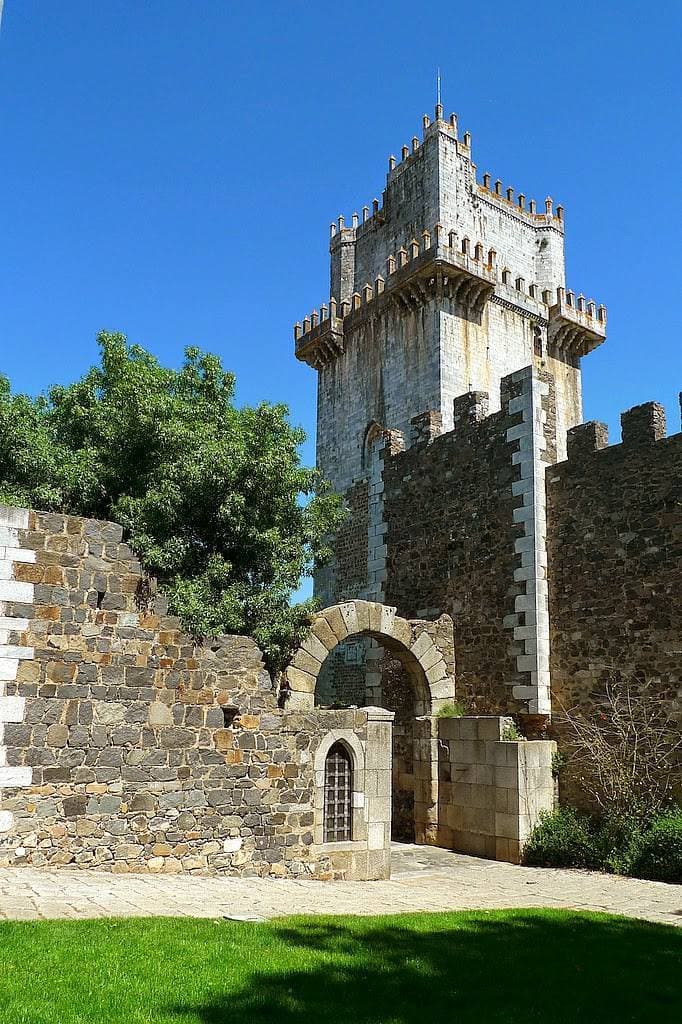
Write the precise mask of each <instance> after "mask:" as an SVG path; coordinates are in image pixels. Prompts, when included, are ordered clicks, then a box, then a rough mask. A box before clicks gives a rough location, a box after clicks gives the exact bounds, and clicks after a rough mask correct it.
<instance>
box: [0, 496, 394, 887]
mask: <svg viewBox="0 0 682 1024" xmlns="http://www.w3.org/2000/svg"><path fill="white" fill-rule="evenodd" d="M2 518H3V522H4V524H5V525H4V526H3V525H0V531H4V532H0V545H1V546H2V551H0V565H1V566H5V572H4V576H3V579H2V580H0V588H2V589H1V590H0V595H1V596H0V616H2V618H1V620H0V629H1V630H2V636H1V637H0V644H2V646H1V647H0V672H2V675H3V677H4V678H3V679H2V686H3V692H2V694H1V695H0V721H2V722H3V725H2V728H3V735H2V737H0V742H1V743H2V746H1V747H0V750H1V751H2V762H0V787H2V790H1V795H2V808H1V810H0V814H1V817H0V828H1V829H2V832H1V833H0V864H16V863H30V864H34V865H41V864H50V865H57V864H71V865H76V866H79V867H99V868H106V869H111V870H113V871H133V870H134V871H139V870H145V871H167V872H175V871H189V872H203V871H220V872H225V873H228V874H242V875H244V874H246V875H248V874H254V875H266V874H269V875H289V876H313V877H320V878H326V877H359V878H360V877H385V876H386V874H387V872H388V852H387V834H388V829H389V825H388V822H389V821H390V813H389V815H388V818H387V817H386V815H385V812H384V808H383V806H382V804H381V802H380V801H381V799H383V798H384V796H385V793H384V790H385V789H386V786H387V785H388V786H390V782H386V779H388V778H389V776H390V772H388V768H389V767H390V766H389V765H384V764H383V762H381V763H380V754H381V751H379V747H378V746H377V744H383V743H384V742H387V744H388V745H387V747H386V749H387V750H388V751H389V752H390V728H391V722H390V718H391V716H389V717H388V718H386V717H385V713H383V712H381V711H378V712H377V713H376V714H374V716H372V712H371V709H369V710H368V709H364V710H361V711H357V710H321V709H320V710H314V709H311V710H310V711H309V712H307V713H306V712H301V711H283V710H282V709H280V708H279V707H278V705H277V695H276V692H275V687H274V685H273V682H272V680H271V678H270V676H269V675H268V673H267V672H266V671H265V668H264V665H263V659H262V655H261V652H260V651H259V649H258V647H257V646H256V644H255V642H254V641H253V640H251V639H249V638H248V637H235V636H232V637H221V638H218V639H216V640H214V641H211V642H207V643H205V644H203V645H199V644H195V643H194V642H192V640H191V639H190V638H189V637H187V636H186V635H184V634H183V633H182V632H181V630H180V628H179V623H178V622H177V620H176V619H174V618H172V617H170V616H168V615H167V614H166V609H165V602H164V601H163V600H162V599H155V600H150V599H149V598H148V594H147V590H148V587H147V582H146V581H145V579H144V577H143V575H142V572H141V569H140V565H139V563H138V561H137V560H136V559H135V557H134V555H133V554H132V552H131V551H130V549H129V548H128V547H127V546H126V545H125V544H123V543H121V529H120V527H118V526H116V525H114V524H111V523H101V522H94V521H92V520H85V519H79V518H75V517H66V516H58V515H48V514H41V513H35V512H28V511H24V510H8V509H4V510H3V516H2ZM10 524H11V525H10ZM377 715H378V717H377ZM339 731H341V732H343V734H344V735H348V736H351V737H354V741H353V742H354V748H353V749H354V750H355V751H356V754H355V755H354V756H356V757H361V758H362V760H363V769H362V772H359V773H356V796H355V800H356V805H357V806H356V810H357V814H356V822H355V825H356V828H357V829H358V830H359V831H358V834H357V835H354V843H353V844H352V845H351V846H350V848H349V849H347V850H340V849H337V850H335V851H330V850H329V849H328V848H327V847H325V846H324V844H322V843H321V842H320V839H319V836H318V835H317V834H316V828H318V826H319V815H320V814H321V813H322V811H321V808H322V804H321V803H320V800H321V799H323V794H321V793H320V790H319V786H318V785H317V784H316V783H317V778H316V774H315V772H316V768H315V759H316V756H317V754H318V752H319V750H320V748H321V746H322V745H323V744H324V743H325V742H326V740H327V738H328V736H329V735H335V734H336V733H337V732H339ZM386 736H388V740H386ZM382 751H383V747H382ZM357 752H359V753H357ZM382 756H384V757H385V752H383V754H382ZM380 773H384V774H380ZM380 779H381V780H382V781H380ZM365 784H366V785H368V786H369V787H370V792H369V794H368V796H367V798H365V793H364V789H363V788H362V787H363V786H364V785H365ZM358 785H359V786H360V788H357V786H358ZM389 793H390V789H389ZM389 811H390V808H389ZM374 813H376V820H375V818H374V817H373V814H374ZM379 833H380V834H381V844H382V845H381V847H380V846H379ZM370 851H371V852H370Z"/></svg>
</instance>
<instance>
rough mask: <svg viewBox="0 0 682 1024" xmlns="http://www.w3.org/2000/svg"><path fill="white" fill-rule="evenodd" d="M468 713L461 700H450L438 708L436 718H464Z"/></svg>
mask: <svg viewBox="0 0 682 1024" xmlns="http://www.w3.org/2000/svg"><path fill="white" fill-rule="evenodd" d="M466 713H467V710H466V708H465V706H464V704H462V702H461V700H456V701H451V700H448V701H446V702H445V704H443V705H442V707H440V708H438V711H437V712H436V718H462V717H463V716H464V715H466Z"/></svg>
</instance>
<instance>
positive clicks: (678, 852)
mask: <svg viewBox="0 0 682 1024" xmlns="http://www.w3.org/2000/svg"><path fill="white" fill-rule="evenodd" d="M628 874H631V875H634V876H635V877H636V878H652V879H655V880H656V881H659V882H677V883H678V884H680V883H682V808H680V807H677V808H676V809H675V810H673V811H669V812H668V813H667V814H659V815H658V816H657V817H656V818H654V820H653V822H652V824H651V827H650V828H649V829H648V830H647V831H646V832H644V833H643V835H642V836H641V837H640V840H639V843H638V849H637V851H636V854H635V856H634V857H633V858H632V862H631V864H630V865H629V871H628Z"/></svg>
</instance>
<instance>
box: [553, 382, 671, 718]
mask: <svg viewBox="0 0 682 1024" xmlns="http://www.w3.org/2000/svg"><path fill="white" fill-rule="evenodd" d="M621 422H622V440H621V442H620V443H619V444H618V443H616V444H612V445H609V444H608V431H607V428H606V426H605V425H604V424H602V423H595V422H590V423H584V424H582V425H581V426H579V427H576V428H575V429H574V430H572V431H571V433H570V434H569V447H568V460H567V461H566V462H563V463H561V464H560V465H557V466H553V467H552V468H551V470H550V471H549V472H548V474H547V512H548V533H547V548H548V568H549V581H550V589H549V606H550V624H551V675H552V695H553V700H554V704H555V707H556V708H557V709H559V708H560V707H561V706H564V707H567V708H570V707H573V706H576V705H581V704H582V705H585V704H589V702H590V699H591V696H592V694H594V693H600V692H603V690H604V687H605V685H606V684H607V683H609V682H614V681H616V680H618V679H628V680H630V681H632V682H633V683H634V684H635V685H636V686H640V685H642V684H644V683H650V684H651V685H652V687H653V688H654V689H655V690H657V691H659V692H660V693H661V694H663V695H665V696H666V698H667V699H668V700H670V702H671V707H672V708H673V710H674V711H675V712H676V713H677V714H679V715H680V716H682V600H680V595H681V594H682V434H680V433H676V434H673V435H672V436H670V437H667V436H666V422H665V412H664V410H663V408H662V407H661V406H660V405H658V404H657V403H654V402H649V403H646V404H645V405H640V406H636V407H635V408H634V409H630V410H629V411H628V412H626V413H623V416H622V418H621Z"/></svg>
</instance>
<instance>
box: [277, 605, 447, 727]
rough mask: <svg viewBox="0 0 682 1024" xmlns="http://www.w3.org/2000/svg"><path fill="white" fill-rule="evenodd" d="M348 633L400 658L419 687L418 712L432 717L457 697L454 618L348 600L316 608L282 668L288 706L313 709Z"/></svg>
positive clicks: (414, 686)
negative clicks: (328, 662) (326, 669)
mask: <svg viewBox="0 0 682 1024" xmlns="http://www.w3.org/2000/svg"><path fill="white" fill-rule="evenodd" d="M350 636H366V637H372V638H373V639H374V640H377V641H378V642H379V643H380V644H381V646H382V647H384V648H385V649H386V650H387V651H390V652H391V653H392V654H393V655H394V656H395V657H396V658H398V659H399V660H400V661H401V663H402V665H403V666H404V668H405V671H406V673H407V675H408V676H409V678H410V681H411V683H412V686H413V688H414V691H415V698H416V708H415V710H416V714H417V715H418V716H427V717H430V716H433V715H436V714H437V713H438V710H439V709H440V708H441V707H442V706H443V705H444V704H445V703H447V702H448V701H454V698H455V671H454V670H455V656H454V640H453V636H452V620H451V619H450V618H449V616H447V615H443V616H441V618H440V619H439V620H438V621H437V622H436V623H433V622H427V621H424V620H421V619H403V618H400V616H398V615H396V609H395V608H391V607H390V606H388V605H385V604H380V603H379V602H377V601H345V602H344V603H343V604H335V605H332V606H331V607H329V608H325V609H323V610H322V611H320V612H317V613H316V614H315V616H314V618H313V621H312V624H311V627H310V631H309V633H308V636H307V637H306V638H305V640H304V641H303V643H302V644H301V646H300V647H299V648H298V650H297V651H296V653H295V654H294V656H293V658H292V659H291V662H290V663H289V666H288V667H287V669H286V670H285V673H284V686H283V690H282V696H283V702H284V706H285V707H286V708H288V709H289V710H294V709H296V710H309V709H311V708H313V707H314V704H315V687H316V685H317V678H318V675H319V673H320V670H321V668H322V665H323V663H324V661H325V659H326V658H327V655H328V654H329V653H330V651H332V650H334V648H335V647H337V646H338V644H340V643H342V642H343V641H344V640H346V639H347V638H348V637H350Z"/></svg>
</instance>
